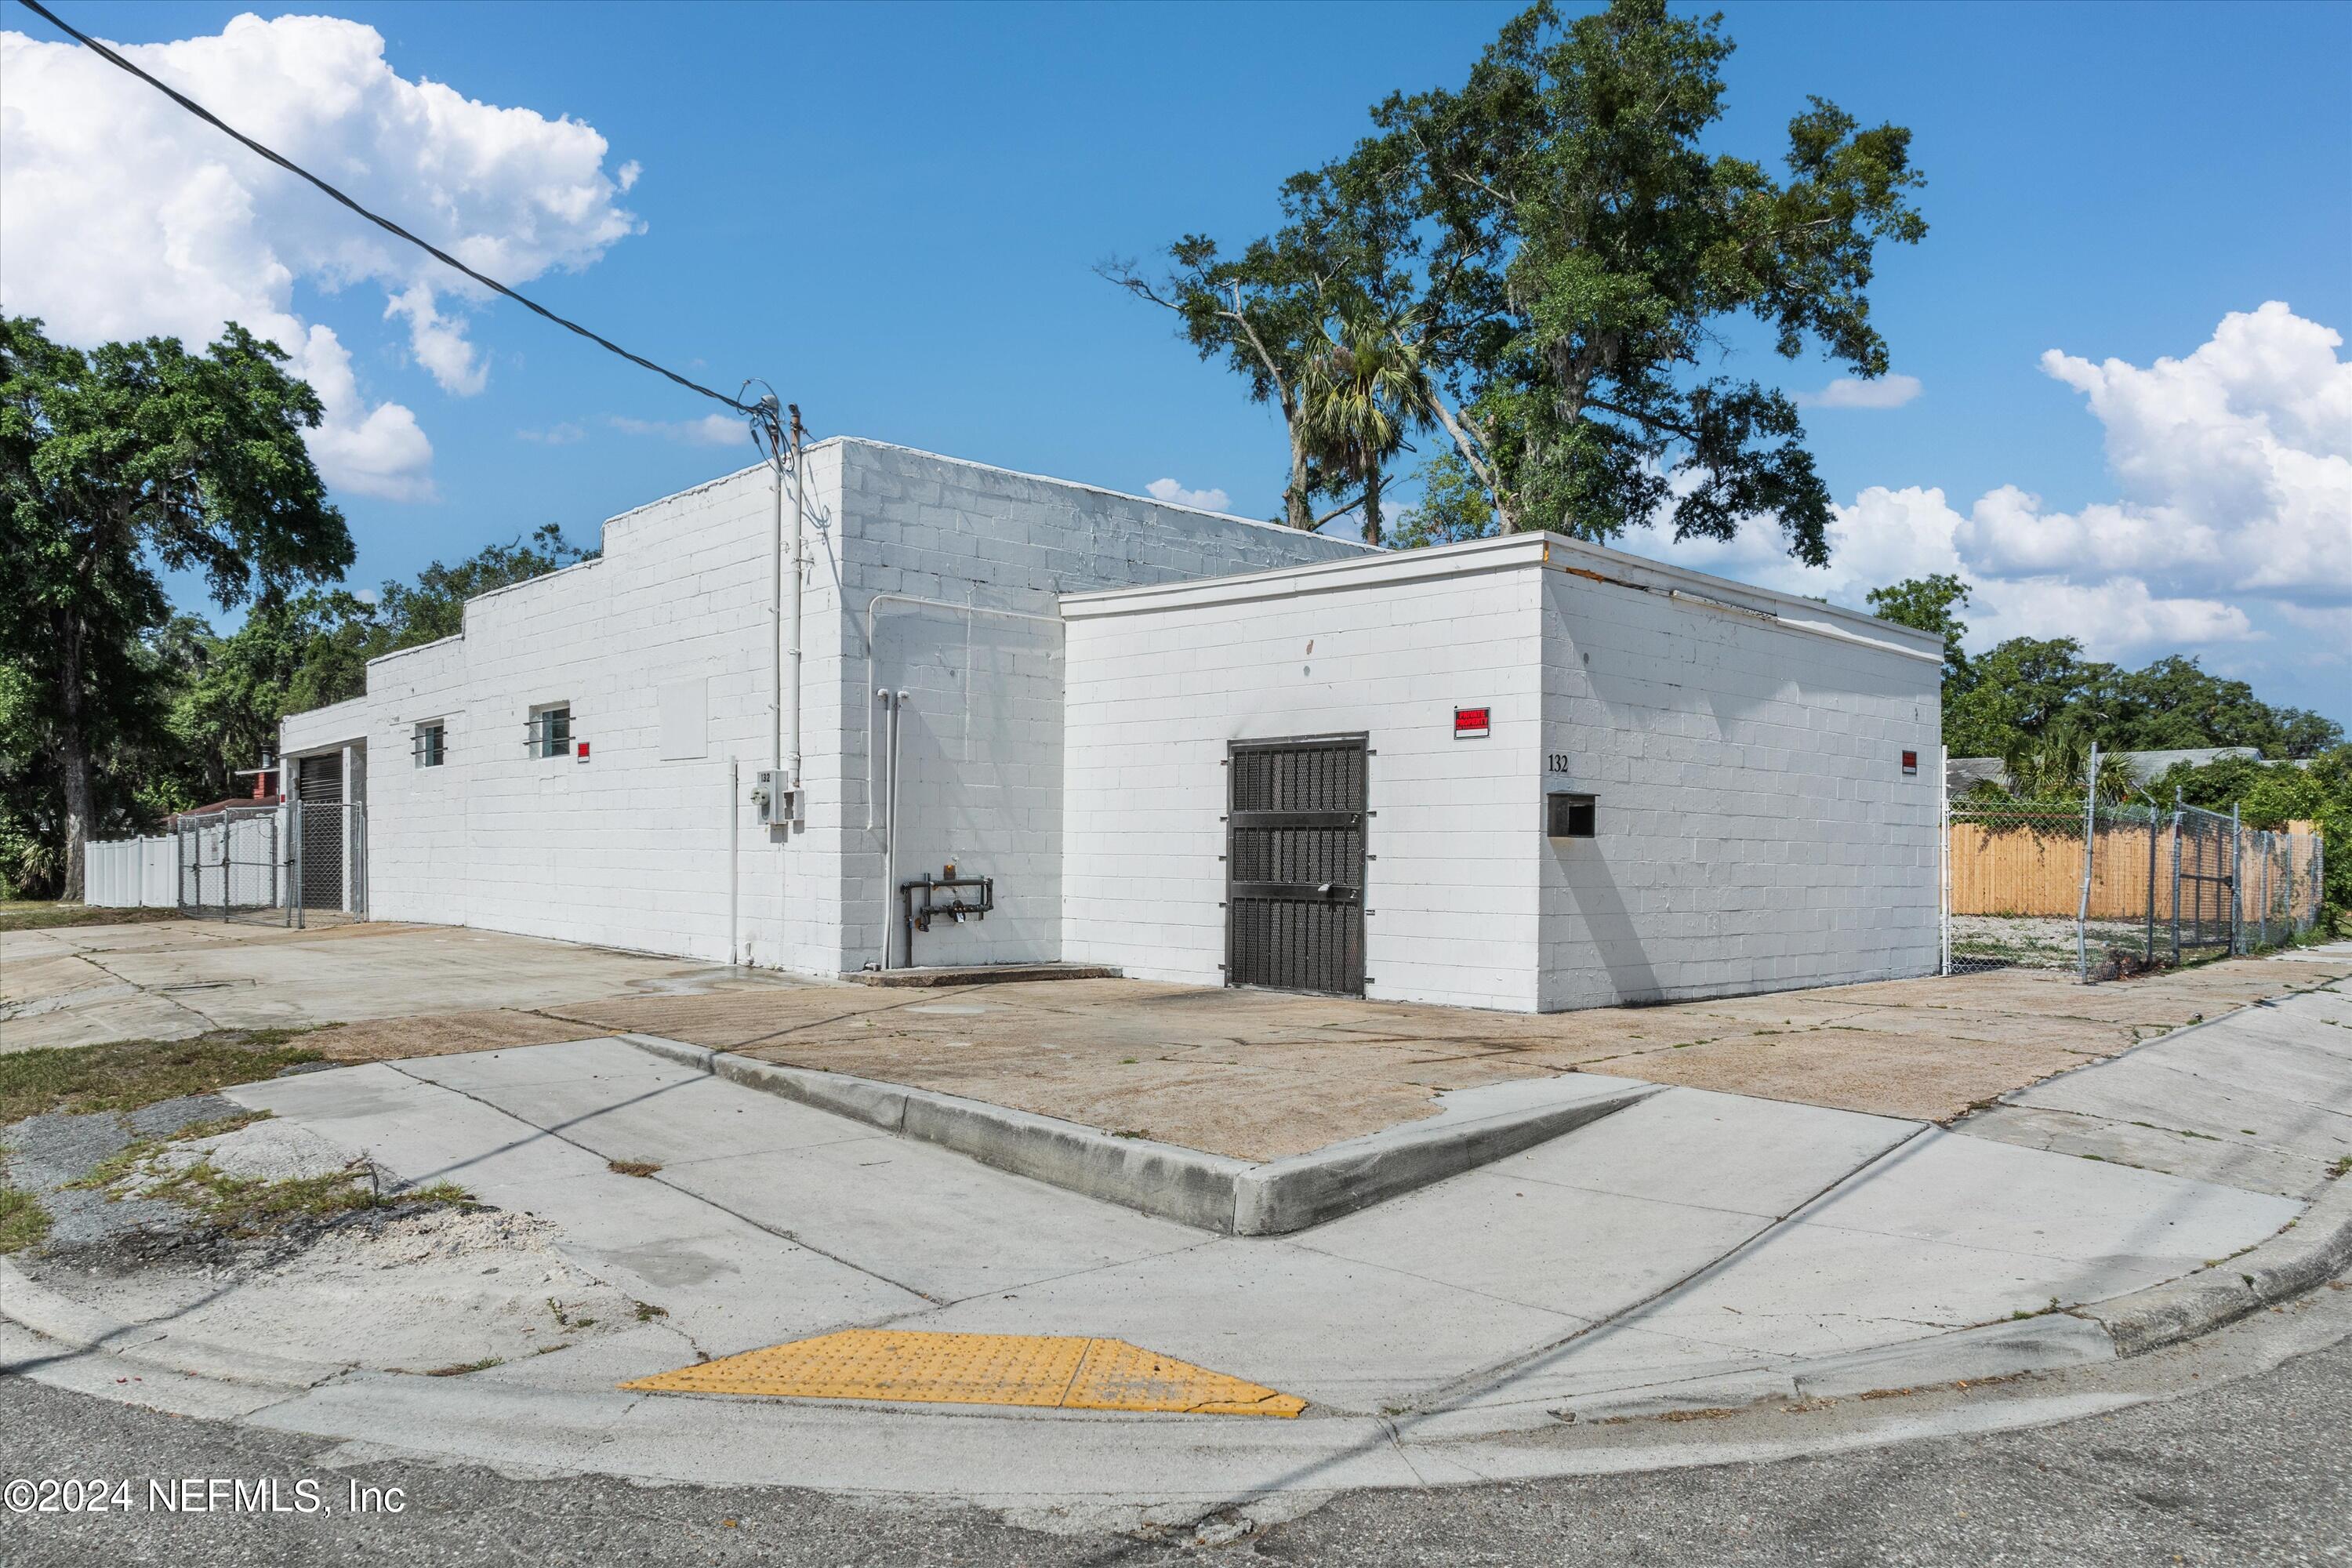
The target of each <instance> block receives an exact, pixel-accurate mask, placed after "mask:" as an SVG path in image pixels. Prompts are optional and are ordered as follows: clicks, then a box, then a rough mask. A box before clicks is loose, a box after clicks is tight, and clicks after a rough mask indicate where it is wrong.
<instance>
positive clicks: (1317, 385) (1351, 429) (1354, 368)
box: [1299, 311, 1429, 544]
mask: <svg viewBox="0 0 2352 1568" xmlns="http://www.w3.org/2000/svg"><path fill="white" fill-rule="evenodd" d="M1428 405H1429V377H1428V376H1427V375H1426V374H1424V373H1423V370H1422V364H1421V351H1420V350H1419V349H1418V348H1416V347H1415V346H1414V345H1413V344H1412V343H1411V342H1407V341H1405V340H1404V339H1403V338H1402V337H1400V336H1398V335H1397V333H1396V332H1395V331H1393V330H1392V329H1391V327H1390V325H1389V324H1388V323H1387V322H1385V321H1381V320H1380V319H1379V318H1377V317H1375V316H1372V315H1370V313H1369V312H1364V311H1359V312H1358V313H1357V314H1355V315H1352V316H1349V317H1346V318H1343V319H1342V320H1341V321H1339V324H1338V327H1337V331H1336V333H1335V334H1334V335H1332V336H1328V337H1327V338H1326V339H1325V341H1324V343H1323V346H1322V347H1321V349H1320V350H1319V352H1318V353H1316V354H1315V355H1314V356H1313V357H1311V358H1310V359H1309V360H1308V361H1307V368H1306V374H1304V375H1303V376H1302V377H1301V378H1300V396H1299V425H1300V426H1301V428H1302V429H1303V430H1304V432H1305V435H1306V439H1307V444H1308V446H1309V447H1310V450H1311V452H1312V455H1313V457H1314V458H1315V459H1316V461H1317V465H1318V467H1319V468H1320V469H1321V470H1322V472H1323V474H1324V476H1325V479H1324V484H1325V488H1326V489H1329V490H1330V491H1331V492H1332V493H1334V494H1335V495H1339V496H1343V497H1348V498H1349V499H1348V500H1343V501H1342V502H1341V505H1340V509H1339V510H1342V511H1344V510H1349V509H1352V508H1360V509H1361V510H1362V516H1363V535H1364V542H1365V543H1367V544H1378V543H1380V542H1381V530H1382V520H1381V491H1382V490H1383V489H1385V488H1386V484H1387V472H1388V464H1389V459H1391V458H1393V457H1395V456H1396V455H1397V453H1399V452H1400V451H1402V450H1403V449H1404V447H1405V436H1406V433H1407V432H1408V431H1410V430H1411V429H1412V427H1413V426H1415V425H1417V424H1419V423H1421V422H1422V420H1423V417H1424V414H1423V411H1424V410H1425V409H1426V408H1427V407H1428ZM1333 515H1334V516H1336V515H1338V514H1337V513H1336V512H1335V513H1334V514H1333ZM1323 521H1328V519H1326V520H1323Z"/></svg>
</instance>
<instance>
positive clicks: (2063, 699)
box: [1944, 637, 2104, 757]
mask: <svg viewBox="0 0 2352 1568" xmlns="http://www.w3.org/2000/svg"><path fill="white" fill-rule="evenodd" d="M1970 672H1971V676H1972V679H1971V680H1970V682H1969V686H1968V688H1967V689H1965V690H1964V691H1962V692H1961V693H1960V694H1959V695H1958V698H1957V699H1955V700H1948V701H1947V702H1946V703H1945V704H1944V745H1945V747H1946V748H1947V749H1948V750H1949V751H1950V752H1951V753H1952V755H1954V756H1956V757H2002V756H2007V755H2008V754H2009V752H2010V751H2011V748H2012V747H2014V746H2015V745H2017V744H2018V743H2019V742H2021V741H2024V742H2031V741H2033V740H2036V739H2039V738H2040V737H2041V736H2042V734H2043V733H2045V732H2046V731H2049V730H2050V728H2051V727H2052V726H2053V725H2054V724H2055V723H2057V721H2059V719H2060V718H2061V716H2063V714H2064V713H2065V712H2066V711H2067V710H2068V709H2069V708H2070V707H2072V706H2073V705H2074V701H2075V700H2076V699H2077V698H2079V697H2080V696H2081V694H2082V691H2083V689H2084V664H2083V645H2082V644H2081V643H2078V642H2076V641H2075V640H2074V638H2073V637H2053V638H2050V639H2048V640H2046V641H2045V640H2041V639H2037V638H2033V637H2011V638H2010V639H2009V640H2008V641H2007V642H2004V643H1999V644H1996V645H1995V646H1994V647H1990V648H1988V649H1986V650H1985V651H1984V652H1983V653H1982V654H1980V655H1979V656H1978V657H1977V658H1975V659H1974V660H1973V661H1971V665H1970ZM2102 739H2104V737H2102Z"/></svg>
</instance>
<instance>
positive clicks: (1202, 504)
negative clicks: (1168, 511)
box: [1143, 479, 1234, 511]
mask: <svg viewBox="0 0 2352 1568" xmlns="http://www.w3.org/2000/svg"><path fill="white" fill-rule="evenodd" d="M1143 489H1144V493H1145V494H1147V495H1149V496H1150V498H1151V499H1152V500H1160V501H1166V502H1167V503H1168V504H1169V505H1170V506H1189V507H1195V508H1198V509H1199V510H1202V511H1223V510H1225V509H1226V508H1227V507H1229V506H1231V505H1233V504H1234V498H1233V497H1231V496H1229V495H1227V494H1226V493H1225V492H1224V491H1223V490H1219V489H1207V490H1188V489H1185V488H1184V487H1183V486H1182V485H1180V484H1178V483H1177V482H1176V481H1175V480H1174V479H1154V480H1152V481H1151V482H1150V484H1148V485H1146V486H1144V487H1143Z"/></svg>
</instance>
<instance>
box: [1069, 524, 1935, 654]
mask: <svg viewBox="0 0 2352 1568" xmlns="http://www.w3.org/2000/svg"><path fill="white" fill-rule="evenodd" d="M1546 566H1549V567H1552V568H1555V569H1557V570H1559V571H1563V572H1568V573H1570V574H1574V575H1577V576H1580V577H1586V578H1590V579H1592V580H1593V581H1596V582H1600V583H1603V584H1615V585H1616V586H1619V587H1622V588H1627V589H1633V590H1638V591H1640V592H1643V593H1654V594H1665V595H1670V596H1672V597H1673V598H1674V599H1675V601H1676V602H1678V603H1681V604H1684V605H1686V606H1687V607H1689V608H1690V609H1692V610H1693V611H1695V612H1696V611H1704V610H1707V609H1713V610H1715V611H1717V612H1718V613H1721V612H1731V613H1735V614H1737V613H1744V614H1747V615H1751V616H1759V617H1762V618H1765V619H1768V620H1772V621H1777V622H1779V623H1780V624H1781V625H1783V626H1788V627H1790V629H1792V630H1796V631H1811V632H1814V633H1816V634H1819V635H1823V636H1832V637H1846V638H1849V639H1853V640H1861V641H1865V642H1869V643H1871V644H1873V645H1874V646H1878V647H1885V648H1887V650H1888V651H1889V652H1894V653H1901V654H1904V655H1906V656H1907V657H1911V658H1934V659H1935V660H1936V661H1937V663H1939V664H1940V663H1941V662H1942V661H1943V657H1944V641H1943V638H1942V637H1939V636H1937V634H1935V633H1933V632H1923V631H1920V630H1918V629H1917V628H1916V627H1914V626H1904V625H1901V624H1900V623H1898V622H1895V621H1890V620H1886V619H1885V618H1883V617H1881V616H1873V615H1867V614H1865V613H1864V612H1863V611H1860V610H1849V609H1846V608H1845V607H1843V605H1832V604H1829V603H1827V602H1825V601H1823V600H1821V599H1809V598H1806V597H1805V596H1803V595H1800V594H1784V593H1781V592H1780V591H1779V590H1778V589H1774V588H1759V587H1758V586H1756V585H1755V584H1750V583H1740V582H1735V581H1734V580H1732V579H1730V578H1728V577H1716V576H1710V575H1709V574H1706V573H1704V572H1694V571H1691V570H1690V569H1688V568H1687V567H1682V566H1674V565H1669V564H1667V563H1665V562H1663V561H1653V560H1651V559H1650V558H1649V557H1648V556H1645V555H1633V554H1629V553H1627V552H1624V551H1622V550H1612V549H1610V548H1608V547H1607V546H1606V545H1601V544H1594V543H1592V542H1590V541H1587V540H1582V539H1571V538H1570V537H1569V536H1568V535H1566V534H1563V533H1546V532H1528V533H1507V534H1500V535H1497V536H1496V537H1495V538H1492V539H1472V540H1465V541H1464V542H1461V543H1459V544H1439V545H1432V546H1431V547H1429V548H1428V549H1425V550H1386V551H1381V552H1379V553H1377V554H1374V555H1370V556H1365V557H1360V558H1358V559H1355V560H1343V561H1328V562H1319V563H1315V564H1313V565H1307V566H1284V567H1278V568H1276V569H1275V570H1273V571H1268V572H1248V573H1241V574H1235V575H1233V576H1229V577H1206V578H1197V579H1194V580H1192V581H1191V582H1183V583H1155V584H1146V585H1144V586H1141V587H1132V588H1102V589H1096V590H1093V591H1091V592H1088V593H1083V594H1065V595H1062V614H1063V616H1065V617H1066V618H1068V619H1070V620H1087V619H1093V618H1096V617H1099V616H1120V615H1139V614H1145V613H1150V612H1154V611H1164V610H1175V609H1184V608H1191V607H1193V606H1197V605H1228V604H1243V603H1246V602H1248V601H1250V600H1254V599H1277V598H1288V597H1292V596H1295V595H1302V594H1314V593H1325V592H1332V591H1336V590H1340V589H1346V588H1359V587H1364V586H1367V585H1370V584H1381V585H1387V584H1402V583H1412V582H1425V581H1428V580H1430V579H1433V578H1445V577H1462V576H1469V575H1472V574H1477V573H1484V572H1498V571H1513V570H1519V569H1524V568H1529V567H1535V568H1541V567H1546Z"/></svg>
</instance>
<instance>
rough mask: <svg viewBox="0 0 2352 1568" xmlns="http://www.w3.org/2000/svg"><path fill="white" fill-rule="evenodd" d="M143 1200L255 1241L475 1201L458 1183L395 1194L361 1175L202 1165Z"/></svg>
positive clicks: (144, 1193) (174, 1176)
mask: <svg viewBox="0 0 2352 1568" xmlns="http://www.w3.org/2000/svg"><path fill="white" fill-rule="evenodd" d="M139 1195H140V1196H141V1197H145V1198H162V1199H163V1200H164V1201H165V1202H167V1203H175V1204H179V1205H183V1206H184V1207H186V1208H190V1209H194V1211H195V1212H196V1213H197V1214H199V1215H202V1216H203V1217H204V1219H205V1222H206V1223H207V1224H209V1225H212V1226H215V1227H216V1228H218V1229H221V1230H225V1231H227V1232H229V1233H231V1234H232V1235H237V1236H256V1235H259V1234H261V1233H263V1232H266V1231H272V1230H278V1229H282V1228H284V1227H285V1226H289V1225H295V1224H299V1223H301V1222H304V1221H318V1220H324V1219H332V1218H333V1217H334V1216H335V1215H341V1214H351V1213H354V1212H356V1211H358V1210H361V1209H379V1208H395V1207H397V1208H406V1207H410V1206H413V1205H457V1204H467V1203H471V1202H473V1201H474V1195H473V1194H471V1193H468V1192H467V1191H466V1189H465V1188H463V1187H460V1186H458V1185H457V1184H456V1183H454V1182H436V1183H435V1184H433V1185H431V1186H429V1187H414V1188H409V1189H407V1190H404V1191H402V1192H396V1193H390V1194H387V1193H384V1192H382V1191H380V1190H379V1189H378V1188H377V1185H376V1184H375V1181H374V1179H373V1176H372V1175H371V1174H370V1173H364V1172H359V1171H330V1172H328V1173H325V1174H324V1175H318V1176H290V1177H288V1178H287V1179H285V1180H284V1181H277V1182H269V1181H264V1180H262V1179H261V1178H259V1177H257V1176H232V1175H229V1174H228V1173H226V1172H224V1171H221V1170H219V1169H217V1168H215V1166H213V1165H212V1164H210V1163H204V1162H200V1163H196V1164H194V1165H191V1166H189V1167H188V1168H187V1169H185V1170H184V1171H174V1172H173V1173H170V1174H168V1175H166V1176H164V1177H163V1179H162V1180H160V1181H158V1182H155V1183H154V1184H152V1185H149V1186H146V1187H142V1188H141V1189H140V1192H139Z"/></svg>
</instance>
